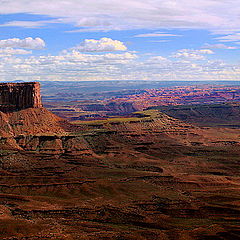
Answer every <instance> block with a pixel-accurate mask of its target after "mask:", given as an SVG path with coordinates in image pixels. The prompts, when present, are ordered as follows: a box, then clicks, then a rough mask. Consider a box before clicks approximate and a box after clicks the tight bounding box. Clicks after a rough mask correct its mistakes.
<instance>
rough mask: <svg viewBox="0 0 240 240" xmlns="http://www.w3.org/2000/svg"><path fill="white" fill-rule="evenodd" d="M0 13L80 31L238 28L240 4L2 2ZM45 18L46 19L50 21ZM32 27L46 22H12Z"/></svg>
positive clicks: (229, 0)
mask: <svg viewBox="0 0 240 240" xmlns="http://www.w3.org/2000/svg"><path fill="white" fill-rule="evenodd" d="M0 5H1V8H0V14H16V13H27V14H34V15H44V16H45V17H46V18H47V16H48V17H49V19H52V18H53V19H55V20H59V19H60V20H61V21H62V22H64V23H70V24H73V25H75V26H76V27H77V28H80V29H79V30H80V31H83V30H85V31H94V30H96V31H106V30H124V29H162V28H165V29H170V28H177V29H179V28H184V29H208V30H211V31H215V32H216V31H218V30H222V31H227V30H228V29H231V30H232V31H233V32H235V31H236V29H239V24H238V23H239V14H240V5H239V2H238V1H236V0H221V1H216V0H201V1H198V2H197V3H196V1H192V0H181V1H173V0H148V1H146V0H128V1H124V3H123V2H121V1H119V0H111V1H109V0H102V1H99V0H67V1H66V0H58V1H57V3H56V1H52V0H50V1H49V0H36V1H31V0H17V1H16V0H7V1H6V0H0ZM49 19H46V20H49ZM5 24H11V25H12V26H13V25H14V24H15V25H16V26H25V27H30V26H31V25H32V26H33V27H36V25H37V26H39V24H48V23H47V22H46V23H39V22H38V23H36V22H34V21H33V23H27V22H26V21H25V23H24V24H23V22H22V23H20V22H15V23H14V22H11V23H5Z"/></svg>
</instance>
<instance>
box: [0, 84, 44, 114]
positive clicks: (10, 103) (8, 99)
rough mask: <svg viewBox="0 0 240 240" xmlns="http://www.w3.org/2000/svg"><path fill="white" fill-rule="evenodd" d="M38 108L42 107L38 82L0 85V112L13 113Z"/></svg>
mask: <svg viewBox="0 0 240 240" xmlns="http://www.w3.org/2000/svg"><path fill="white" fill-rule="evenodd" d="M39 107H42V103H41V95H40V84H39V83H38V82H28V83H0V111H2V112H13V111H19V110H22V109H26V108H39Z"/></svg>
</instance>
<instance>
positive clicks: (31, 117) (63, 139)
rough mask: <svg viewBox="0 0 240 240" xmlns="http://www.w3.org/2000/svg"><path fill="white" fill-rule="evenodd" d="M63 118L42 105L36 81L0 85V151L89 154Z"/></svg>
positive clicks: (82, 141) (87, 149)
mask: <svg viewBox="0 0 240 240" xmlns="http://www.w3.org/2000/svg"><path fill="white" fill-rule="evenodd" d="M65 125H68V123H67V122H66V121H64V120H63V119H61V118H60V117H58V116H56V115H54V114H53V113H51V112H50V111H48V110H47V109H46V108H44V107H42V103H41V96H40V84H39V83H36V82H34V83H1V84H0V150H2V151H3V150H24V151H27V152H28V151H34V152H39V153H45V154H63V153H68V154H76V155H79V154H85V155H91V151H90V150H89V147H88V145H87V143H86V142H85V141H84V140H83V139H82V138H80V137H78V136H74V135H73V136H70V135H71V134H69V133H68V132H67V131H66V129H65V127H64V126H65Z"/></svg>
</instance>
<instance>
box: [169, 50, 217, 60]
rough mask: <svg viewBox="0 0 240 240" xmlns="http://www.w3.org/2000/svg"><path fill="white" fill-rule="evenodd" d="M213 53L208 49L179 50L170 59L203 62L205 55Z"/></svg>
mask: <svg viewBox="0 0 240 240" xmlns="http://www.w3.org/2000/svg"><path fill="white" fill-rule="evenodd" d="M213 53H214V52H213V51H212V50H210V49H200V50H194V49H181V50H179V51H177V52H176V53H174V54H173V55H172V57H174V58H181V59H186V60H188V59H190V60H204V59H205V56H204V55H206V54H213Z"/></svg>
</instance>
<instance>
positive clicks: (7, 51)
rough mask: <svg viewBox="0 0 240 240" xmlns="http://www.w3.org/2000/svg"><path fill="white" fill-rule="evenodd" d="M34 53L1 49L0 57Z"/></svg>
mask: <svg viewBox="0 0 240 240" xmlns="http://www.w3.org/2000/svg"><path fill="white" fill-rule="evenodd" d="M31 53H32V51H27V50H24V49H13V48H9V47H7V48H0V56H11V55H25V54H31Z"/></svg>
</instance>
